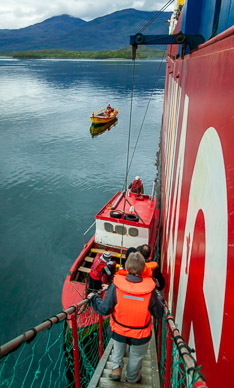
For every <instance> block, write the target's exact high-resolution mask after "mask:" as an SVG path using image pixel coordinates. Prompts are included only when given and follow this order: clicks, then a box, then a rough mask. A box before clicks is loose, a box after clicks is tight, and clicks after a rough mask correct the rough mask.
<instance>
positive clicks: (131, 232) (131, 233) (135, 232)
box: [128, 228, 139, 237]
mask: <svg viewBox="0 0 234 388" xmlns="http://www.w3.org/2000/svg"><path fill="white" fill-rule="evenodd" d="M128 234H129V236H131V237H137V236H138V234H139V231H138V229H137V228H129V229H128Z"/></svg>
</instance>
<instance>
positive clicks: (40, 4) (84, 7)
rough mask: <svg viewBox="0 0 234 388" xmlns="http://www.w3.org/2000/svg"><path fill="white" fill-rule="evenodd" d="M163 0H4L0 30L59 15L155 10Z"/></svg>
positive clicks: (84, 16) (86, 16)
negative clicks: (129, 9)
mask: <svg viewBox="0 0 234 388" xmlns="http://www.w3.org/2000/svg"><path fill="white" fill-rule="evenodd" d="M166 3H167V0H158V1H155V0H113V1H110V0H102V1H97V0H53V1H48V0H39V1H38V0H20V1H19V0H5V1H2V2H1V3H0V14H1V20H0V29H3V28H10V29H13V28H22V27H26V26H29V25H32V24H35V23H39V22H41V21H43V20H45V19H48V18H50V17H52V16H57V15H62V14H68V15H71V16H75V17H79V18H81V19H84V20H86V21H89V20H92V19H95V18H97V17H100V16H104V15H106V14H110V13H112V12H115V11H117V10H122V9H126V8H135V9H138V10H142V11H155V10H159V9H161V8H162V6H163V5H165V4H166ZM173 8H174V7H172V6H171V7H170V8H168V10H169V11H172V10H173Z"/></svg>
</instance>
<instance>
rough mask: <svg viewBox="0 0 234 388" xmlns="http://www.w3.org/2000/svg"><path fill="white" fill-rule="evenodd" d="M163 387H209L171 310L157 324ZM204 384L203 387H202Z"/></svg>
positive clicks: (157, 344)
mask: <svg viewBox="0 0 234 388" xmlns="http://www.w3.org/2000/svg"><path fill="white" fill-rule="evenodd" d="M155 332H156V348H157V354H158V363H159V372H160V381H161V387H171V388H185V387H187V388H194V387H196V383H198V382H199V386H202V387H207V385H206V383H205V378H204V376H203V375H202V373H201V372H200V369H201V368H202V366H197V362H196V360H195V358H194V357H193V355H192V353H193V352H194V349H191V348H190V347H189V346H188V345H187V344H186V343H185V342H184V340H183V338H182V337H181V335H180V333H179V330H178V328H177V327H176V325H175V322H174V319H173V317H172V316H171V315H170V312H169V310H167V311H166V310H165V314H164V316H163V318H162V320H160V321H156V323H155ZM201 382H202V385H201Z"/></svg>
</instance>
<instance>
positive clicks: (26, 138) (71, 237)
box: [0, 60, 165, 343]
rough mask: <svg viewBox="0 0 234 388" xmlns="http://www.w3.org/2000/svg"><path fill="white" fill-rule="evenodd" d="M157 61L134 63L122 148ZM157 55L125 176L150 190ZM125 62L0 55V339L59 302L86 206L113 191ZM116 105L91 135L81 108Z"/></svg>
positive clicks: (120, 164)
mask: <svg viewBox="0 0 234 388" xmlns="http://www.w3.org/2000/svg"><path fill="white" fill-rule="evenodd" d="M159 64H160V62H151V61H148V62H147V61H142V62H141V61H139V62H136V69H135V89H134V100H133V116H132V132H131V147H130V148H131V151H132V150H133V148H134V146H135V141H136V138H137V135H138V132H139V129H140V126H141V123H142V120H143V117H144V114H145V111H146V107H147V104H148V101H149V97H150V95H151V91H152V87H153V83H154V80H155V76H156V74H157V71H158V67H159ZM164 71H165V64H163V66H162V68H161V70H160V76H159V79H158V82H157V87H156V89H155V91H154V93H153V97H152V100H151V103H150V106H149V111H148V114H147V116H146V119H145V124H144V126H143V130H142V134H141V136H140V140H139V145H138V147H137V151H136V155H135V158H134V159H133V163H132V167H131V170H130V173H129V181H130V180H131V179H132V178H133V177H134V176H135V175H140V176H141V177H142V179H143V183H144V187H145V192H147V193H151V189H152V182H153V179H154V177H155V174H156V170H155V166H154V163H155V158H156V151H157V149H158V142H159V134H160V126H161V118H162V104H163V88H164ZM132 72H133V64H132V62H131V61H59V60H37V61H35V60H27V61H18V60H0V138H1V141H0V308H1V320H0V328H1V333H0V342H1V343H3V342H5V341H8V340H10V339H11V338H12V337H15V336H16V335H18V334H21V332H23V331H25V330H27V329H28V328H29V327H32V326H34V325H36V324H39V323H40V322H41V321H42V320H44V319H46V318H49V317H50V316H52V315H54V314H56V313H57V312H59V311H61V308H62V306H61V294H62V288H63V282H64V279H65V277H66V274H67V272H68V270H69V269H70V267H71V265H72V263H73V262H74V260H75V258H76V257H77V255H78V253H79V252H80V250H81V248H82V245H83V232H84V231H85V230H86V229H87V228H88V227H89V226H90V225H91V224H92V223H93V221H94V215H95V213H96V212H97V211H98V210H99V209H100V208H101V207H102V206H103V205H104V204H105V203H106V202H107V201H108V199H109V198H110V197H111V196H113V195H114V194H115V192H116V191H117V190H121V189H122V186H123V183H124V177H125V169H126V157H127V138H128V128H129V118H130V103H131V88H132ZM107 102H108V103H110V104H111V105H113V106H115V107H118V109H119V119H118V122H117V125H116V126H115V127H113V128H112V129H111V130H110V131H106V132H104V133H102V134H101V135H99V136H97V137H92V136H91V134H90V125H91V122H90V118H89V116H90V114H91V113H92V111H93V110H98V109H100V108H102V107H104V106H105V105H106V104H107Z"/></svg>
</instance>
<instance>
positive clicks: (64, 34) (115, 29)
mask: <svg viewBox="0 0 234 388" xmlns="http://www.w3.org/2000/svg"><path fill="white" fill-rule="evenodd" d="M155 13H156V11H155V12H150V11H138V10H135V9H134V8H129V9H124V10H121V11H116V12H113V13H110V14H108V15H104V16H100V17H98V18H95V19H93V20H91V21H85V20H83V19H80V18H76V17H74V16H70V15H66V14H63V15H58V16H53V17H51V18H49V19H46V20H44V21H43V22H40V23H36V24H34V25H30V26H28V27H23V28H20V29H12V30H8V29H2V30H0V51H1V52H4V51H5V52H6V51H25V50H41V49H64V50H79V51H87V50H89V51H99V50H115V49H120V48H122V47H126V46H127V45H129V39H130V35H132V34H135V33H137V32H138V31H139V30H140V29H141V28H142V27H143V26H144V25H145V24H146V23H147V22H148V21H149V20H151V19H152V17H153V16H154V15H155ZM170 15H171V12H163V13H162V14H161V15H160V16H159V17H158V18H157V20H156V22H154V23H152V24H151V25H150V27H149V28H148V29H147V34H152V33H153V34H159V33H160V34H165V33H168V25H167V24H166V20H167V19H168V18H170Z"/></svg>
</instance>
